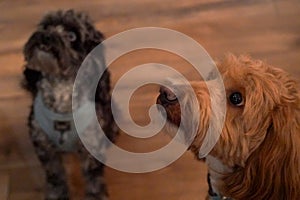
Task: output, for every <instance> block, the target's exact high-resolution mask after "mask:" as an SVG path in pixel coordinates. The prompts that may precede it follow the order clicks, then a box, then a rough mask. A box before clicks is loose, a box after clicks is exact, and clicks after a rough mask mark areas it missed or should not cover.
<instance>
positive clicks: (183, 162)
mask: <svg viewBox="0 0 300 200" xmlns="http://www.w3.org/2000/svg"><path fill="white" fill-rule="evenodd" d="M58 8H63V9H67V8H75V9H78V10H83V11H86V12H88V13H89V14H90V15H91V17H92V18H93V19H94V20H95V22H96V25H97V28H99V29H100V30H102V32H103V33H104V34H105V35H106V36H107V37H110V36H112V35H114V34H117V33H119V32H121V31H125V30H128V29H131V28H136V27H143V26H159V27H166V28H171V29H174V30H177V31H180V32H182V33H184V34H187V35H188V36H190V37H192V38H194V39H195V40H196V41H198V42H199V43H200V44H201V45H203V46H204V48H205V49H206V50H207V51H208V53H209V54H210V55H211V56H212V57H213V58H220V57H221V56H222V55H223V54H224V53H226V52H234V53H236V54H240V53H249V54H251V55H252V56H253V57H256V58H259V59H263V60H266V61H267V62H269V63H270V64H272V65H274V66H278V67H281V68H283V69H285V70H287V71H289V72H290V73H292V74H293V75H294V76H295V77H296V78H299V77H300V66H299V63H300V34H299V33H300V2H299V1H298V0H291V1H283V0H281V1H280V0H244V1H240V0H226V1H225V0H224V1H222V0H207V1H204V0H200V1H199V0H180V1H174V0H165V1H160V0H151V1H150V0H143V1H139V0H127V1H122V0H106V1H96V0H91V1H83V0H82V1H81V0H75V1H66V0H60V1H52V0H45V1H38V0H14V1H9V0H2V1H0V36H1V37H0V66H1V68H0V91H1V93H0V200H7V199H9V200H39V199H42V198H43V193H42V188H43V183H44V181H43V171H42V170H41V167H40V164H39V162H38V161H37V158H36V156H35V154H34V151H33V148H32V145H31V142H30V141H29V138H28V129H27V126H26V118H27V115H28V112H29V106H30V99H29V96H28V95H27V94H26V93H24V91H22V90H21V89H20V86H19V82H20V80H21V71H22V65H23V56H22V46H23V45H24V43H25V41H26V40H27V39H28V37H29V36H30V34H31V33H32V31H33V30H34V26H35V25H36V23H37V22H38V20H39V19H40V18H41V17H42V16H43V15H44V14H45V13H46V12H47V11H50V10H55V9H58ZM147 62H159V63H163V64H167V65H169V66H172V67H174V68H176V69H178V70H179V71H181V72H182V73H183V74H185V75H186V76H188V77H190V78H191V79H193V78H194V77H193V70H192V69H191V66H189V65H188V64H187V63H186V62H185V61H183V60H182V59H180V58H178V57H176V56H174V55H171V54H168V53H165V52H160V51H154V50H152V51H151V50H148V51H145V52H136V53H133V54H129V55H127V56H125V57H122V58H120V59H119V60H117V61H116V62H115V63H114V64H113V66H112V68H111V72H112V82H113V84H115V83H116V82H117V81H118V79H119V78H120V77H121V76H122V74H124V73H125V72H126V71H128V70H129V69H131V68H133V67H134V66H136V65H139V64H142V63H147ZM156 89H157V88H154V87H148V88H147V87H145V88H142V89H140V90H139V91H137V93H136V94H135V95H134V97H133V99H132V104H131V112H132V115H133V118H134V120H135V121H136V122H137V123H138V124H146V123H147V122H148V121H149V118H148V110H147V109H148V108H149V106H151V105H152V104H153V103H154V101H155V98H156V96H157V90H156ZM165 141H167V139H166V137H165V136H164V135H159V136H157V137H154V138H152V139H151V140H147V141H139V140H135V139H132V138H131V137H128V136H126V135H125V134H122V135H121V137H120V138H119V139H118V142H117V144H118V145H119V146H121V147H123V148H125V149H130V150H133V151H136V152H142V151H145V150H146V149H147V148H148V149H149V148H150V149H151V148H159V147H160V146H161V145H163V144H164V142H165ZM65 161H66V162H65V163H66V166H67V168H68V174H69V177H70V185H72V192H73V196H74V198H73V199H82V197H80V195H81V194H82V189H81V188H82V183H81V181H80V180H81V179H80V176H79V175H78V171H79V169H78V167H77V164H76V163H77V162H76V158H74V157H72V156H67V157H66V158H65ZM205 175H206V168H205V166H204V164H203V163H201V162H198V161H196V160H195V159H194V157H193V156H192V155H191V153H190V152H187V153H185V154H184V155H183V156H182V157H181V158H180V159H178V160H177V161H176V162H174V163H172V164H171V165H170V166H168V167H166V168H164V169H162V170H159V171H155V172H151V173H145V174H130V173H124V172H119V171H116V170H113V169H110V168H107V169H106V179H107V182H108V186H109V193H110V197H111V199H112V200H120V199H122V200H127V199H128V200H140V199H143V200H148V199H149V200H153V199H156V200H165V199H167V200H169V199H170V200H194V199H203V198H204V197H205V195H206V191H207V186H206V181H205Z"/></svg>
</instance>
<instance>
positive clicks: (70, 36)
mask: <svg viewBox="0 0 300 200" xmlns="http://www.w3.org/2000/svg"><path fill="white" fill-rule="evenodd" d="M67 38H68V40H69V41H71V42H74V41H75V40H76V39H77V37H76V34H75V33H74V32H68V33H67Z"/></svg>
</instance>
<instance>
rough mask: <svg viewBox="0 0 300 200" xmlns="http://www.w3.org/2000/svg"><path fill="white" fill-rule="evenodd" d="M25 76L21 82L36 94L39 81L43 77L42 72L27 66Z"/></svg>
mask: <svg viewBox="0 0 300 200" xmlns="http://www.w3.org/2000/svg"><path fill="white" fill-rule="evenodd" d="M23 76H24V78H23V80H22V82H21V85H22V87H23V88H24V89H26V90H28V91H29V92H31V93H32V94H33V95H35V94H36V92H37V82H38V81H39V80H40V79H41V78H42V74H41V72H39V71H36V70H33V69H29V68H27V66H25V69H24V71H23Z"/></svg>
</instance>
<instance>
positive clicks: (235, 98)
mask: <svg viewBox="0 0 300 200" xmlns="http://www.w3.org/2000/svg"><path fill="white" fill-rule="evenodd" d="M229 100H230V102H231V103H232V104H233V105H235V106H243V105H244V99H243V96H242V94H241V93H240V92H234V93H232V94H231V95H230V96H229Z"/></svg>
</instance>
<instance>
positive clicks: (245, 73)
mask: <svg viewBox="0 0 300 200" xmlns="http://www.w3.org/2000/svg"><path fill="white" fill-rule="evenodd" d="M218 69H219V71H220V73H221V75H222V77H223V81H224V85H225V90H226V95H227V113H226V119H225V124H224V126H223V129H222V133H221V135H220V138H219V140H218V142H217V144H216V145H215V146H214V148H213V150H212V151H211V152H210V154H209V156H211V157H214V158H216V159H218V160H219V161H220V162H221V163H222V165H224V166H225V167H226V169H229V170H227V171H216V170H215V169H212V170H214V172H215V173H217V174H218V177H219V178H217V183H216V184H215V187H216V188H217V190H218V192H219V193H220V194H221V195H222V196H227V197H230V198H233V199H264V200H265V199H271V200H275V199H278V200H279V199H280V200H283V199H286V200H296V199H300V90H299V84H298V82H297V81H296V80H294V79H293V78H292V77H291V76H290V75H289V74H288V73H286V72H284V71H283V70H281V69H278V68H275V67H272V66H270V65H268V64H266V63H264V62H262V61H259V60H254V59H252V58H250V57H248V56H240V57H235V56H233V55H228V56H227V57H226V58H225V59H224V60H223V61H222V62H220V63H219V64H218ZM192 87H193V88H194V91H195V94H196V96H197V98H198V101H199V107H200V113H202V115H200V123H199V124H200V125H199V129H198V133H197V135H196V137H195V139H194V141H193V143H192V144H191V147H190V149H191V150H192V151H193V152H194V153H195V154H196V155H198V153H199V149H200V147H201V145H202V141H203V137H204V135H205V133H206V131H207V127H208V121H209V118H210V115H211V108H210V99H209V98H208V97H209V94H208V90H207V89H206V87H205V84H204V82H195V83H192ZM233 92H239V93H240V94H241V95H242V97H243V99H244V103H243V105H241V106H236V105H234V104H232V103H230V101H229V96H230V95H231V94H232V93H233ZM185 95H189V94H185ZM163 106H164V107H165V109H166V111H167V113H168V112H169V113H171V112H170V111H171V110H174V109H176V107H175V106H174V102H173V104H169V105H167V106H166V105H163ZM172 113H176V112H174V111H173V112H172ZM191 116H192V115H191ZM198 116H199V114H198ZM173 118H174V117H173ZM169 121H170V122H171V123H173V122H172V118H169ZM216 123H217V122H216ZM208 167H209V168H210V166H208Z"/></svg>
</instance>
